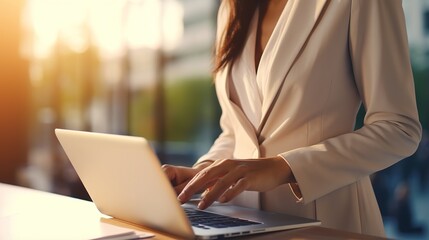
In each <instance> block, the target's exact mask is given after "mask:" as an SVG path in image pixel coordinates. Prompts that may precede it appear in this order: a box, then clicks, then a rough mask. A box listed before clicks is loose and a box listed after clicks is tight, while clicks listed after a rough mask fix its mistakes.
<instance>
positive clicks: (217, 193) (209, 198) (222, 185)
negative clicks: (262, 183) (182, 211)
mask: <svg viewBox="0 0 429 240" xmlns="http://www.w3.org/2000/svg"><path fill="white" fill-rule="evenodd" d="M246 172H247V168H246V167H245V166H242V165H238V166H237V167H236V168H234V169H233V170H232V171H230V172H229V173H228V174H226V175H225V176H224V177H222V178H219V179H218V180H217V181H216V184H215V185H214V186H213V187H212V189H211V191H209V192H208V193H207V194H206V195H205V196H204V197H203V198H202V199H201V202H200V204H199V206H198V207H199V208H201V209H204V208H206V207H208V206H210V205H211V204H212V203H213V202H214V201H216V200H217V199H219V198H220V197H221V196H222V195H223V194H224V193H225V192H226V191H228V190H229V189H230V188H231V186H234V185H236V184H237V182H238V181H239V180H240V179H242V178H243V177H244V176H245V174H246Z"/></svg>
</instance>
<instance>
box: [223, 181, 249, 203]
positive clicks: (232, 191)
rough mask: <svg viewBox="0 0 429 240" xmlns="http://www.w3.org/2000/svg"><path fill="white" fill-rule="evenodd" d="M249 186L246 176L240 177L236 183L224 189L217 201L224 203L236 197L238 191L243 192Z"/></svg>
mask: <svg viewBox="0 0 429 240" xmlns="http://www.w3.org/2000/svg"><path fill="white" fill-rule="evenodd" d="M248 188H249V181H248V180H247V178H242V179H240V180H238V181H237V183H236V184H235V185H233V186H231V187H230V188H229V189H227V190H226V191H225V193H224V194H223V195H222V196H221V197H220V198H219V202H221V203H226V202H229V201H231V200H232V199H233V198H235V197H237V196H238V195H239V194H240V193H242V192H244V191H245V190H247V189H248Z"/></svg>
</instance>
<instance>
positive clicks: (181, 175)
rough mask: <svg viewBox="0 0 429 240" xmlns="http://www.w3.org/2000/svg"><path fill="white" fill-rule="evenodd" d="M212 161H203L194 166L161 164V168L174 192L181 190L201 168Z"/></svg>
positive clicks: (177, 192)
mask: <svg viewBox="0 0 429 240" xmlns="http://www.w3.org/2000/svg"><path fill="white" fill-rule="evenodd" d="M211 163H212V162H204V163H201V164H199V165H197V166H196V167H195V168H190V167H180V166H172V165H168V164H166V165H162V169H163V170H164V172H165V174H166V175H167V177H168V179H169V180H170V182H171V184H172V185H173V187H174V190H175V191H176V194H179V193H181V192H182V190H183V188H184V187H185V186H186V184H188V182H189V181H190V180H191V179H192V178H193V177H194V176H195V175H196V174H197V173H198V172H199V171H200V170H201V169H203V168H205V167H207V166H208V165H210V164H211Z"/></svg>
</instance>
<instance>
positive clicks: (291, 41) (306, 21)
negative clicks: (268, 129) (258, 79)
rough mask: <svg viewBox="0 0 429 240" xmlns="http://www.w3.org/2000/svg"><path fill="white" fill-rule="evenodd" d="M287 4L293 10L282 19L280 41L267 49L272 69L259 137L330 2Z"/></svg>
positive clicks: (314, 0)
mask: <svg viewBox="0 0 429 240" xmlns="http://www.w3.org/2000/svg"><path fill="white" fill-rule="evenodd" d="M289 1H290V2H289V3H288V4H292V6H291V8H292V9H291V11H290V15H289V16H286V18H283V19H281V20H282V21H285V22H284V23H283V26H282V28H281V29H280V32H279V33H280V35H279V37H280V38H281V39H279V40H278V41H277V43H276V44H274V46H273V49H270V50H273V51H275V52H276V54H274V56H273V58H272V59H270V60H269V61H270V66H271V67H272V68H271V69H270V71H269V73H268V74H267V77H268V79H267V81H268V83H267V86H268V87H267V94H266V96H265V97H264V102H263V105H262V119H261V124H260V126H259V128H258V131H257V133H258V135H260V133H261V131H262V129H263V128H264V126H265V123H266V122H267V119H268V117H269V115H270V113H271V110H272V109H273V107H274V104H275V102H276V100H277V97H278V95H279V94H280V91H281V89H282V86H283V83H284V81H285V79H286V77H287V75H288V73H289V71H290V69H291V67H292V66H293V64H294V63H295V62H296V60H297V59H298V58H299V56H300V53H301V52H302V50H303V49H304V47H305V44H306V42H307V40H308V38H309V37H310V36H311V34H312V32H313V29H314V27H315V26H316V25H317V23H318V21H319V19H320V17H321V15H322V13H323V12H324V9H326V7H327V6H328V3H329V2H330V0H289ZM259 141H261V140H259Z"/></svg>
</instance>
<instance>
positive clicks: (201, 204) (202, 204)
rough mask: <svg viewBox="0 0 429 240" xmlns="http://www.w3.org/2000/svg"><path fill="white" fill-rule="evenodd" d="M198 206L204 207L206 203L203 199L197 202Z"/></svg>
mask: <svg viewBox="0 0 429 240" xmlns="http://www.w3.org/2000/svg"><path fill="white" fill-rule="evenodd" d="M198 208H199V209H204V208H206V203H205V202H204V200H201V201H200V203H198Z"/></svg>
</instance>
